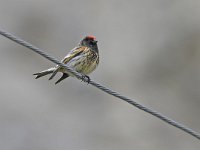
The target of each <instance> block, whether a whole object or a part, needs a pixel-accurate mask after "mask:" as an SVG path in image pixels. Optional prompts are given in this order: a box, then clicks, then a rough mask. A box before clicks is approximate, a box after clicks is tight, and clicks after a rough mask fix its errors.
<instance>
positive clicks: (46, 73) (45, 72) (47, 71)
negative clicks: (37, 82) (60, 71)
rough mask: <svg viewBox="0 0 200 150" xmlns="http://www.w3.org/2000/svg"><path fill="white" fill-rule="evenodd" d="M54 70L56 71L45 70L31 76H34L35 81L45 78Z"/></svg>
mask: <svg viewBox="0 0 200 150" xmlns="http://www.w3.org/2000/svg"><path fill="white" fill-rule="evenodd" d="M55 70H56V68H49V69H47V70H44V71H41V72H38V73H34V74H33V75H35V76H36V77H35V79H38V78H40V77H43V76H46V75H48V74H50V73H53V72H54V71H55Z"/></svg>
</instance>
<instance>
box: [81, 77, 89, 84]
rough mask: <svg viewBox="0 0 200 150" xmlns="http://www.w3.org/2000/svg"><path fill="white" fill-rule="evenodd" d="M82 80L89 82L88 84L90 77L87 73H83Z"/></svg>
mask: <svg viewBox="0 0 200 150" xmlns="http://www.w3.org/2000/svg"><path fill="white" fill-rule="evenodd" d="M81 80H82V81H84V82H87V83H88V84H89V83H90V77H89V76H87V75H82V77H81Z"/></svg>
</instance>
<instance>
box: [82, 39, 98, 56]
mask: <svg viewBox="0 0 200 150" xmlns="http://www.w3.org/2000/svg"><path fill="white" fill-rule="evenodd" d="M80 46H86V47H89V48H91V49H92V50H94V51H95V52H97V53H98V46H97V41H96V38H95V37H94V36H86V37H85V38H84V39H83V40H81V42H80Z"/></svg>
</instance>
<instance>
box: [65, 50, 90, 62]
mask: <svg viewBox="0 0 200 150" xmlns="http://www.w3.org/2000/svg"><path fill="white" fill-rule="evenodd" d="M87 49H88V48H87V47H85V46H80V47H76V48H74V49H72V50H71V51H70V52H69V54H67V56H65V57H64V58H63V60H62V62H63V63H64V64H66V63H68V62H69V61H70V60H71V59H72V58H74V57H76V56H78V55H80V54H81V53H83V51H85V50H87Z"/></svg>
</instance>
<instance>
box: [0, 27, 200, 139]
mask: <svg viewBox="0 0 200 150" xmlns="http://www.w3.org/2000/svg"><path fill="white" fill-rule="evenodd" d="M0 34H1V35H2V36H4V37H6V38H8V39H10V40H12V41H14V42H16V43H18V44H20V45H22V46H25V47H27V48H29V49H31V50H32V51H34V52H36V53H38V54H40V55H41V56H43V57H45V58H46V59H48V60H50V61H52V62H53V63H55V64H57V65H59V66H62V67H63V68H65V69H66V70H67V71H69V72H71V73H72V74H73V75H74V76H75V77H77V78H78V79H81V80H83V81H84V82H88V81H89V80H88V78H84V75H83V74H81V73H78V72H76V71H75V70H73V69H72V68H70V67H68V66H67V65H65V64H63V63H61V62H60V61H58V60H56V59H55V58H53V57H51V56H50V55H48V54H46V53H45V52H44V51H43V50H42V49H39V48H37V47H35V46H33V45H31V44H30V43H28V42H26V41H24V40H22V39H20V38H19V37H16V36H14V35H12V34H11V33H8V32H6V31H3V30H0ZM89 84H91V85H93V86H94V87H96V88H98V89H100V90H102V91H104V92H106V93H108V94H110V95H113V96H115V97H117V98H119V99H121V100H123V101H126V102H128V103H129V104H131V105H133V106H135V107H137V108H138V109H141V110H143V111H145V112H147V113H149V114H151V115H153V116H155V117H157V118H158V119H160V120H163V121H164V122H166V123H168V124H170V125H172V126H174V127H176V128H179V129H181V130H182V131H184V132H186V133H188V134H190V135H192V136H193V137H196V138H197V139H199V140H200V134H199V133H198V132H195V131H194V130H192V129H190V128H188V127H186V126H184V125H183V124H180V123H178V122H176V121H174V120H172V119H170V118H169V117H167V116H164V115H163V114H161V113H159V112H157V111H155V110H153V109H151V108H148V107H146V106H144V105H142V104H139V103H137V102H136V101H135V100H134V99H130V98H128V97H126V96H123V95H121V94H119V93H118V92H116V91H113V90H111V89H109V88H107V87H105V86H103V85H101V84H99V83H97V82H95V81H92V80H90V81H89Z"/></svg>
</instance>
